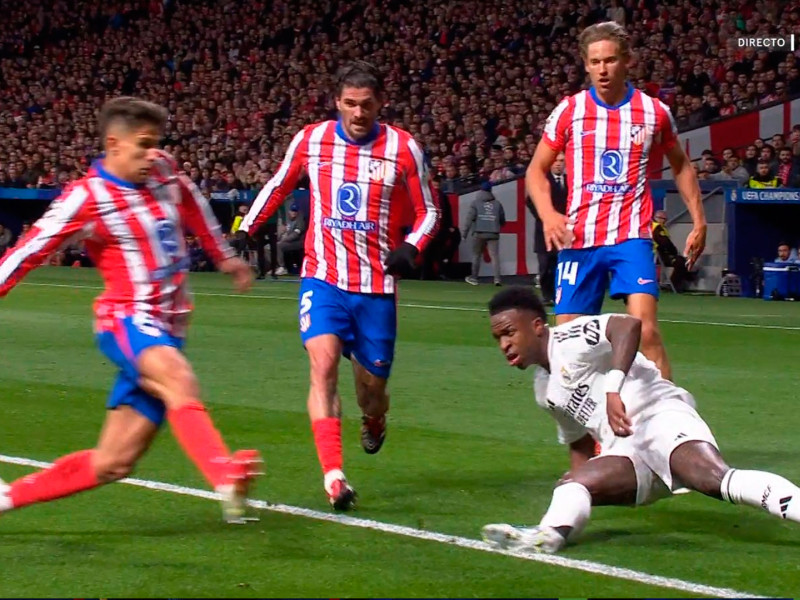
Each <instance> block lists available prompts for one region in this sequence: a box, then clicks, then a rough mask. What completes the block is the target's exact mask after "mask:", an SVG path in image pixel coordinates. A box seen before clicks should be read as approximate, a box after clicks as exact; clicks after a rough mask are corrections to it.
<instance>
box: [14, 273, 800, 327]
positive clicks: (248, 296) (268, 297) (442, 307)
mask: <svg viewBox="0 0 800 600" xmlns="http://www.w3.org/2000/svg"><path fill="white" fill-rule="evenodd" d="M20 285H33V286H38V287H56V288H68V289H76V290H98V291H101V290H103V289H105V288H103V287H101V286H96V285H74V284H71V283H33V282H27V281H26V282H23V283H21V284H20ZM192 293H193V294H194V295H195V296H208V297H211V298H213V297H217V298H244V299H262V300H292V301H297V296H272V295H263V294H223V293H218V292H192ZM397 305H398V306H402V307H403V308H424V309H430V310H455V311H465V312H480V313H485V312H488V310H487V309H485V308H477V307H474V306H447V305H442V304H409V303H403V302H399V303H398V304H397ZM737 316H740V317H744V316H747V315H737ZM758 316H759V317H767V316H769V317H772V316H775V315H758ZM659 322H660V323H677V324H680V325H709V326H713V327H743V328H748V329H780V330H782V331H800V327H791V326H788V325H758V324H755V323H725V322H721V321H684V320H682V319H659Z"/></svg>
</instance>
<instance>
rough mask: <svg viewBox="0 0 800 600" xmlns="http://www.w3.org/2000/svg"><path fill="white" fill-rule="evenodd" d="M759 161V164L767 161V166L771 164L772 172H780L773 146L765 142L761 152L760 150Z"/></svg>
mask: <svg viewBox="0 0 800 600" xmlns="http://www.w3.org/2000/svg"><path fill="white" fill-rule="evenodd" d="M758 160H759V162H760V161H762V160H763V161H766V162H767V164H769V170H770V172H772V173H775V172H776V171H777V170H778V157H777V155H776V153H775V148H774V147H773V146H772V144H768V143H766V142H764V145H763V146H761V150H759V153H758Z"/></svg>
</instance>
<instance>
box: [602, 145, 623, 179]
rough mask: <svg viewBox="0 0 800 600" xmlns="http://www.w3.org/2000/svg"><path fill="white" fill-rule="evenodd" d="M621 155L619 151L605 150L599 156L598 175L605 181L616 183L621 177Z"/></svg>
mask: <svg viewBox="0 0 800 600" xmlns="http://www.w3.org/2000/svg"><path fill="white" fill-rule="evenodd" d="M622 162H623V161H622V153H621V152H620V151H619V150H606V151H604V152H603V154H601V155H600V175H602V176H603V179H605V180H606V181H609V180H611V181H616V180H617V179H618V178H619V176H620V175H622Z"/></svg>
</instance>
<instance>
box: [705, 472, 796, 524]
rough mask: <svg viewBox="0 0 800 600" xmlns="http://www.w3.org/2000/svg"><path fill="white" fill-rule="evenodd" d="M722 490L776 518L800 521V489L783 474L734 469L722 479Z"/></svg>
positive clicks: (726, 496) (736, 501)
mask: <svg viewBox="0 0 800 600" xmlns="http://www.w3.org/2000/svg"><path fill="white" fill-rule="evenodd" d="M720 493H721V494H722V499H723V500H727V501H728V502H731V503H733V504H746V505H748V506H754V507H756V508H762V509H764V510H766V511H767V512H768V513H770V514H772V515H775V516H776V517H780V518H782V519H789V520H790V521H797V522H800V488H798V487H797V486H796V485H795V484H793V483H792V482H791V481H789V480H788V479H785V478H783V477H781V476H780V475H775V474H774V473H767V472H765V471H745V470H743V469H731V470H730V471H728V472H727V473H725V476H724V477H723V478H722V485H721V486H720Z"/></svg>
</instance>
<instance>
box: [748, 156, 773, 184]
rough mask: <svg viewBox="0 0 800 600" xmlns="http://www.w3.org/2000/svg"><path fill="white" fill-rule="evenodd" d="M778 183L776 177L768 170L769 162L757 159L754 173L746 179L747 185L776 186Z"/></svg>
mask: <svg viewBox="0 0 800 600" xmlns="http://www.w3.org/2000/svg"><path fill="white" fill-rule="evenodd" d="M778 185H779V181H778V178H777V177H776V176H775V175H773V174H772V172H771V171H770V168H769V163H768V162H767V161H765V160H759V161H758V165H757V166H756V174H755V175H753V176H752V177H750V179H749V180H748V181H747V187H750V188H776V187H778Z"/></svg>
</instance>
